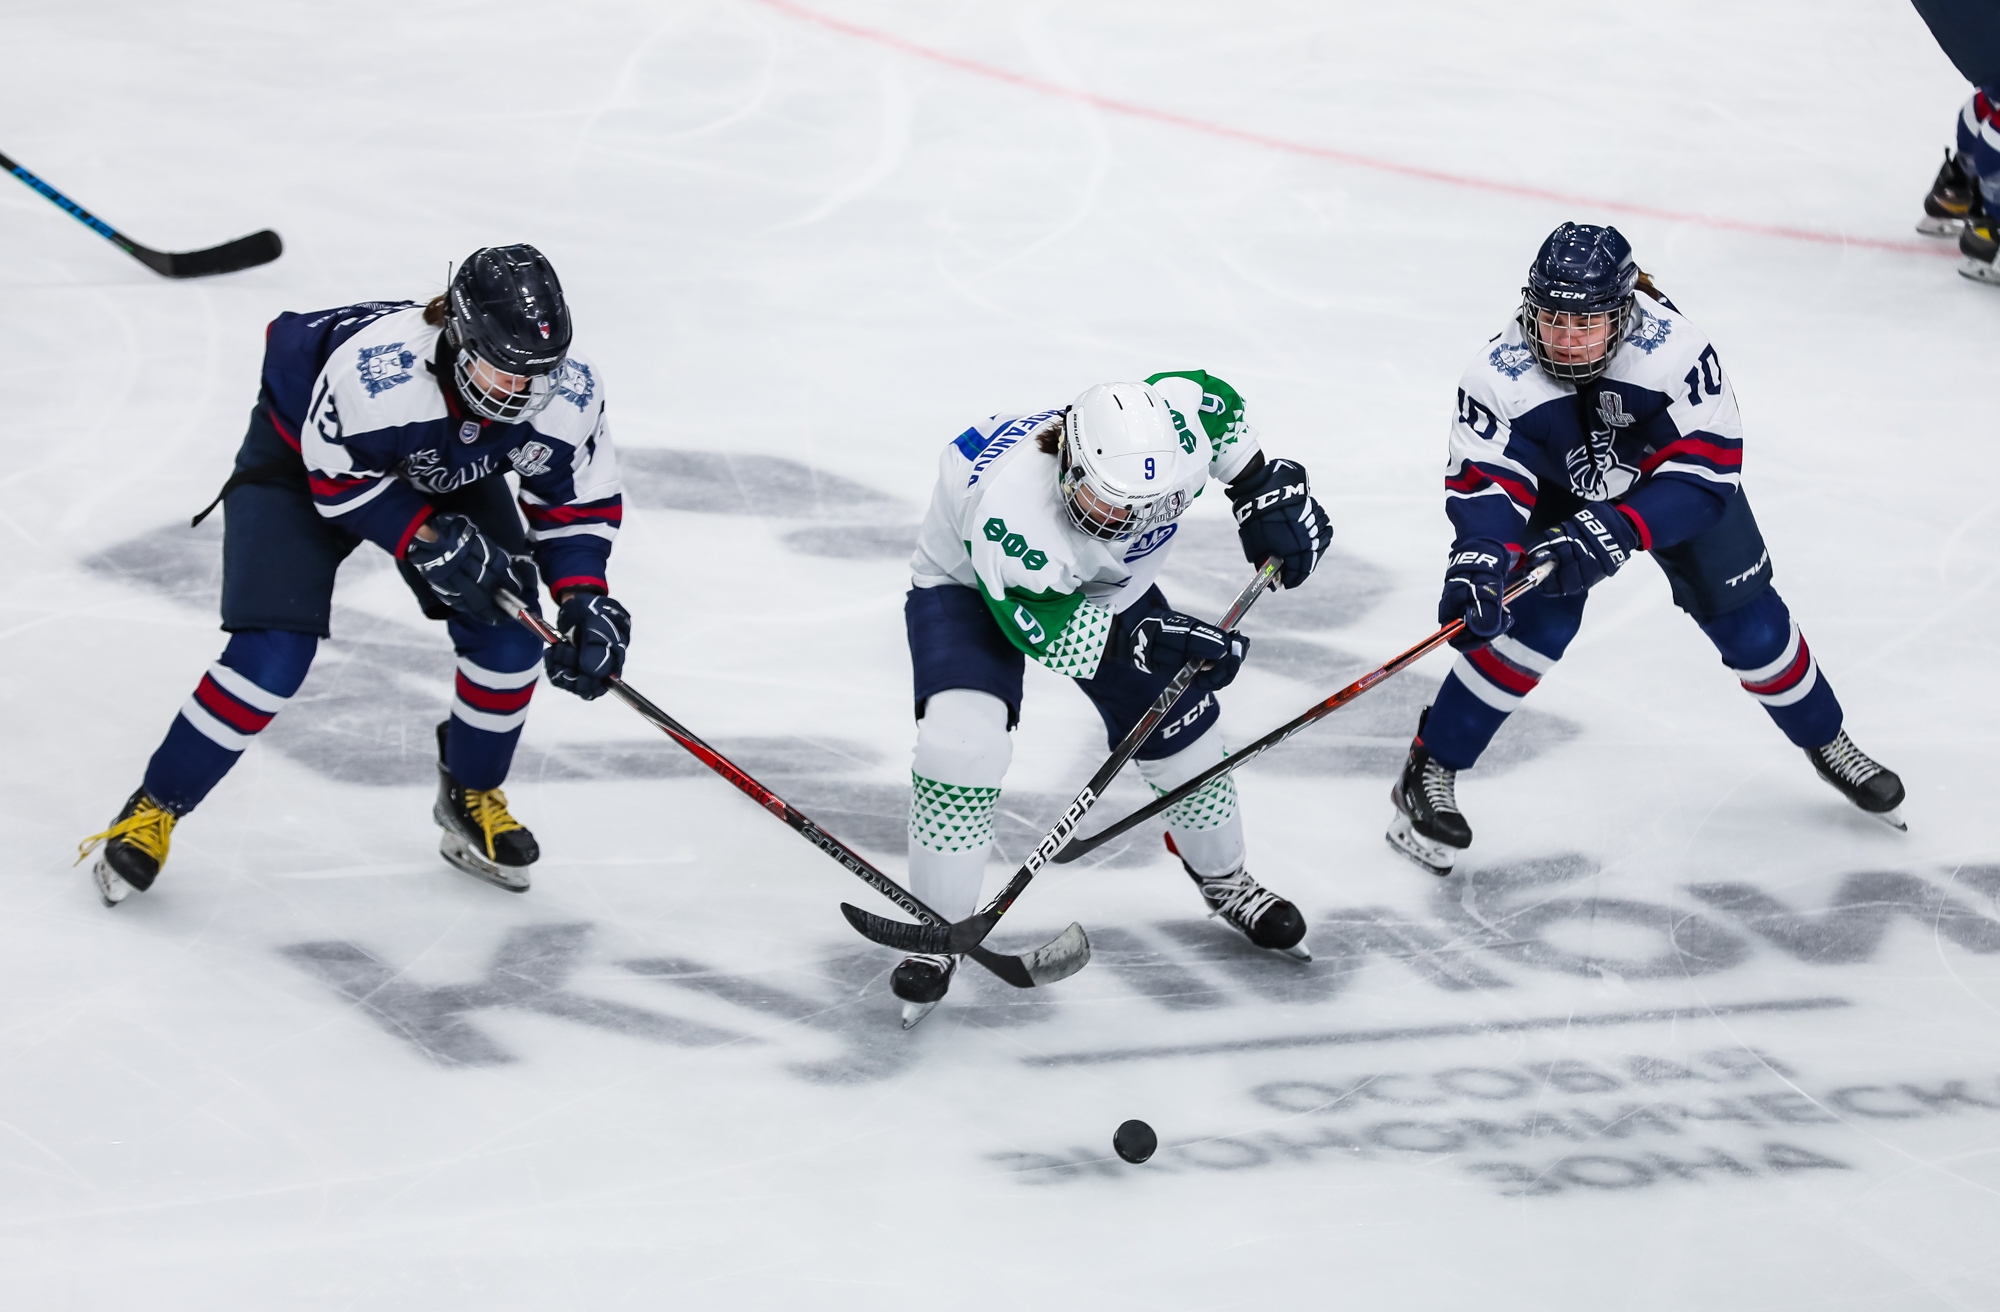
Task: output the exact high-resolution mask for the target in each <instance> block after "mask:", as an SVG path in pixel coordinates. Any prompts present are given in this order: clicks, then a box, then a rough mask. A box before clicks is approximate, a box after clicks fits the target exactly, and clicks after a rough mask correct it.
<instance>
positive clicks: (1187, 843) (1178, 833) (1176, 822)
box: [1139, 728, 1245, 878]
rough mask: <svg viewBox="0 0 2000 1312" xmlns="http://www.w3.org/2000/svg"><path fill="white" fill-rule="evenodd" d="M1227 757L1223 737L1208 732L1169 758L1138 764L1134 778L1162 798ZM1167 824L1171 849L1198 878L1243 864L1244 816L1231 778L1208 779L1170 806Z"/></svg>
mask: <svg viewBox="0 0 2000 1312" xmlns="http://www.w3.org/2000/svg"><path fill="white" fill-rule="evenodd" d="M1228 754H1229V753H1228V751H1227V750H1225V749H1224V747H1223V745H1222V735H1221V734H1220V733H1219V732H1217V731H1216V730H1215V729H1213V728H1211V729H1210V730H1209V731H1208V732H1207V733H1205V734H1203V735H1202V736H1201V737H1199V738H1197V739H1195V740H1194V741H1193V742H1191V743H1189V744H1188V745H1187V746H1186V747H1183V748H1182V749H1181V750H1180V751H1178V752H1175V753H1174V754H1173V755H1172V756H1168V757H1164V758H1162V759H1161V760H1158V761H1141V762H1139V776H1140V777H1141V778H1143V779H1144V780H1145V781H1146V784H1147V786H1148V787H1150V788H1151V789H1152V790H1153V794H1154V796H1156V797H1157V796H1163V795H1165V794H1167V793H1170V792H1172V791H1173V790H1174V789H1176V788H1178V787H1179V786H1180V785H1182V784H1184V783H1186V782H1187V781H1188V780H1190V779H1192V778H1194V777H1195V776H1196V775H1198V774H1200V773H1201V772H1202V771H1203V770H1206V769H1208V767H1210V766H1211V765H1214V764H1215V763H1216V762H1217V761H1220V760H1221V759H1222V758H1223V757H1225V756H1227V755H1228ZM1166 821H1167V832H1168V833H1169V834H1172V835H1173V839H1174V847H1175V848H1177V849H1178V850H1179V851H1180V854H1181V859H1182V860H1183V861H1186V862H1187V863H1188V865H1189V866H1190V867H1192V868H1193V870H1194V872H1195V873H1196V874H1197V875H1203V876H1207V877H1210V878H1213V877H1214V876H1216V875H1226V874H1229V873H1230V872H1231V871H1233V870H1236V869H1238V868H1240V867H1241V866H1242V865H1243V860H1244V854H1245V849H1244V843H1243V813H1242V811H1241V810H1240V809H1239V808H1238V807H1237V804H1236V776H1235V775H1233V774H1225V775H1223V776H1222V777H1220V778H1218V779H1211V780H1209V781H1208V782H1207V783H1206V784H1204V785H1202V786H1201V787H1200V788H1197V789H1196V790H1195V791H1194V792H1192V793H1190V794H1188V795H1187V796H1186V797H1184V798H1182V799H1181V800H1180V801H1178V802H1176V803H1174V804H1173V805H1172V806H1170V807H1168V808H1167V812H1166Z"/></svg>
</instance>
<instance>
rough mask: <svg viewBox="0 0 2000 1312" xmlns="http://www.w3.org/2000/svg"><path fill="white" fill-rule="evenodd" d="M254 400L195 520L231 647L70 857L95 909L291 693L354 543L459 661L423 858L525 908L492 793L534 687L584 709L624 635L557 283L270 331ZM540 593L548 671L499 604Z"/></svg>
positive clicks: (452, 292)
mask: <svg viewBox="0 0 2000 1312" xmlns="http://www.w3.org/2000/svg"><path fill="white" fill-rule="evenodd" d="M262 383H263V386H262V390H261V393H260V395H259V396H258V400H257V405H256V407H255V408H254V409H253V410H252V411H251V415H250V429H249V432H248V434H247V435H246V436H245V437H244V440H243V446H242V448H241V450H240V451H239V452H238V453H237V457H236V469H235V472H234V473H232V474H231V475H230V477H229V481H228V482H227V483H225V484H224V485H223V488H222V491H221V493H220V494H219V495H218V496H217V497H216V500H215V502H214V503H212V504H211V505H210V507H209V509H210V510H213V509H214V508H215V505H217V504H219V505H221V506H222V508H223V515H224V525H225V527H224V532H223V547H222V559H223V565H222V627H223V629H224V630H225V631H227V632H228V633H229V635H230V637H229V642H228V645H227V646H225V647H224V648H223V651H222V655H221V657H220V658H219V659H218V660H217V661H216V662H215V664H213V665H211V666H210V667H209V669H208V672H207V673H206V674H205V675H203V676H202V678H201V680H200V682H199V683H197V684H196V685H195V689H194V692H193V694H192V695H191V696H190V697H189V698H188V699H187V701H186V702H185V703H184V704H183V705H182V707H181V710H180V713H179V714H178V715H176V716H175V717H174V719H173V722H172V723H171V724H170V725H169V727H168V729H167V734H166V737H165V739H164V740H163V741H162V742H161V744H160V746H159V749H158V750H157V751H155V752H154V753H153V757H152V759H151V760H150V761H149V762H148V763H147V766H146V773H145V777H144V779H143V780H142V782H141V784H140V786H139V788H138V790H137V791H135V792H134V793H133V794H132V795H131V797H130V798H128V799H127V800H126V803H125V806H124V808H123V809H122V810H121V811H120V812H119V814H118V816H117V818H116V819H115V820H114V821H113V822H112V824H111V827H110V828H109V829H107V830H106V831H105V832H103V833H101V834H94V835H92V836H91V837H90V838H88V839H86V840H85V841H84V849H83V850H84V851H85V852H88V851H89V850H91V849H92V848H93V847H95V846H96V845H97V844H99V843H101V844H103V848H104V850H103V853H102V854H101V855H100V856H99V858H98V860H97V863H96V865H95V867H94V869H93V873H94V875H95V877H96V881H97V888H98V892H99V895H100V896H101V897H102V898H103V899H104V902H105V904H106V905H107V906H110V905H115V904H116V903H118V902H120V901H123V900H124V899H125V898H126V897H128V896H130V895H131V894H132V893H133V892H135V891H140V890H144V889H147V888H150V887H151V886H152V884H153V881H154V879H155V878H156V877H157V876H158V875H159V873H160V867H161V866H162V865H163V864H164V863H165V862H166V859H167V849H168V845H169V842H170V839H171V835H172V833H173V829H174V825H175V824H176V823H177V822H178V821H179V820H180V819H181V818H182V817H184V816H186V815H187V814H188V813H189V812H190V811H192V810H194V808H195V807H196V806H197V805H198V804H199V803H200V802H201V800H202V799H203V798H204V797H206V796H207V795H208V792H209V790H210V789H212V788H214V787H215V786H216V785H217V784H218V783H220V782H221V781H222V778H223V776H224V775H225V774H227V773H228V772H229V770H230V768H231V767H232V766H234V765H235V764H236V762H237V761H238V760H239V759H240V758H241V757H242V755H243V752H244V751H245V750H246V749H247V748H248V747H249V746H250V744H251V743H252V742H254V741H255V739H256V737H257V735H258V734H259V733H261V732H262V731H263V730H264V728H265V727H266V726H267V725H269V724H270V723H271V721H272V719H273V718H274V717H275V716H276V715H277V714H278V712H279V711H280V710H282V709H283V708H284V706H285V704H286V702H288V701H289V700H290V699H291V697H292V695H293V694H294V693H296V692H297V691H298V689H299V685H300V684H301V683H303V682H304V680H305V677H306V672H307V670H308V669H309V668H310V667H311V665H312V659H313V655H314V653H315V651H316V650H317V649H318V645H319V643H320V641H321V640H323V639H325V638H327V637H329V636H330V632H331V631H330V628H329V624H330V620H331V615H332V598H333V581H334V576H335V573H336V571H338V570H339V568H340V564H341V562H342V561H343V560H345V559H346V558H347V556H348V555H349V554H350V553H351V552H353V551H354V550H355V548H356V547H358V546H360V545H361V544H362V542H363V541H364V540H366V541H370V542H373V543H375V544H376V545H377V546H379V547H381V548H382V549H383V550H384V551H387V552H388V553H389V554H390V555H391V556H393V557H395V559H396V562H397V565H398V567H399V569H400V570H401V572H402V574H403V577H404V579H405V581H406V582H407V583H408V584H409V586H410V588H411V590H412V591H413V592H414V593H415V594H416V597H417V600H418V602H419V604H420V605H421V606H422V608H423V612H424V614H425V615H426V616H427V617H429V618H431V619H436V620H444V621H446V622H447V628H448V631H449V633H450V635H451V640H452V646H453V648H454V649H455V650H456V652H457V656H458V662H457V670H456V672H455V676H454V679H453V696H452V700H451V714H450V717H449V718H448V719H447V720H445V722H444V723H442V724H439V725H438V726H437V730H436V733H437V745H438V795H437V802H436V804H435V806H434V807H433V808H432V815H433V817H434V818H435V819H436V821H437V823H438V825H439V827H440V828H441V829H442V830H443V837H442V840H441V844H440V850H441V852H442V854H443V855H444V857H445V858H446V860H448V861H450V862H451V863H452V864H453V865H455V866H457V867H459V868H460V869H462V870H465V871H466V872H467V873H470V874H473V875H477V876H478V877H479V878H481V879H484V880H486V881H488V882H489V883H493V884H497V885H498V886H500V887H502V888H505V889H509V890H511V891H514V892H521V891H524V890H526V888H527V887H528V879H529V870H530V868H531V867H532V866H533V865H534V863H535V861H536V859H537V857H538V856H539V854H540V848H539V846H538V845H537V844H536V842H535V838H534V835H533V834H532V833H530V832H529V831H528V829H527V827H526V826H524V825H523V824H521V823H520V821H518V820H516V819H515V818H514V817H513V815H512V813H511V812H510V811H509V810H508V806H507V798H506V794H505V793H503V792H502V791H501V788H500V785H501V783H502V782H503V781H504V780H505V779H506V777H507V770H508V767H509V765H510V764H511V763H512V761H513V757H514V746H515V744H516V743H517V742H518V741H519V739H520V736H521V726H522V724H523V723H524V722H525V721H526V720H527V718H528V703H529V700H530V698H531V697H532V696H533V695H534V691H535V682H536V675H537V671H538V670H541V669H543V668H546V669H547V671H548V674H549V680H550V682H552V683H554V684H556V685H557V686H558V687H562V688H564V689H566V690H568V691H570V692H573V693H576V694H577V695H578V696H581V697H585V698H591V697H598V696H602V695H603V693H604V692H605V691H606V690H607V688H608V687H609V685H608V684H607V683H606V682H605V679H606V678H607V677H608V676H610V675H615V674H617V673H618V672H619V670H620V668H621V667H622V665H623V662H624V654H625V644H626V641H627V639H628V638H629V636H630V632H631V622H630V618H629V617H628V616H627V614H626V612H625V608H624V607H623V606H621V605H619V604H618V603H617V602H616V601H614V600H613V599H612V598H611V596H610V588H609V585H608V584H607V583H606V582H605V574H606V568H605V566H606V561H607V559H608V557H609V556H610V554H611V544H612V539H613V538H614V537H615V536H616V534H617V529H618V524H619V521H620V519H621V518H622V515H623V509H622V506H623V503H622V500H621V497H620V492H619V482H618V464H617V458H616V456H615V455H614V453H613V451H612V447H611V436H610V433H609V432H608V431H607V429H606V427H605V419H604V391H603V386H602V382H601V380H600V379H599V377H598V375H597V372H596V370H595V369H594V368H593V367H592V366H591V365H590V364H589V363H587V362H586V361H585V360H584V359H583V358H582V357H581V356H580V355H578V354H576V353H573V352H572V351H571V350H570V318H569V307H568V305H567V303H566V302H565V300H564V298H563V293H562V285H561V284H560V283H559V282H558V281H557V280H556V275H555V270H554V269H553V268H552V267H550V265H549V263H548V261H547V260H546V259H545V258H544V257H543V256H542V254H541V252H539V251H537V250H536V249H535V248H534V247H532V246H525V245H521V246H502V247H490V248H487V249H484V250H479V251H475V252H474V253H473V254H472V255H471V256H470V257H469V258H467V260H466V261H465V263H464V264H462V265H461V266H460V267H459V269H458V272H457V274H456V275H455V276H454V277H453V279H452V282H451V286H450V288H449V289H448V291H447V293H446V294H445V295H443V296H439V297H437V298H435V299H434V300H432V301H431V302H430V303H429V304H428V305H416V304H413V303H411V302H408V301H388V302H383V301H370V302H366V303H362V304H358V305H349V306H343V307H340V308H338V309H333V310H324V311H319V312H316V313H308V314H291V313H286V314H281V315H279V316H278V318H277V319H276V320H274V321H273V322H272V323H271V325H270V327H269V328H268V329H267V330H266V331H265V348H264V368H263V378H262ZM509 472H511V473H513V474H515V475H516V476H518V478H519V479H520V485H521V490H520V497H519V509H518V510H517V509H516V508H515V502H514V497H513V494H512V493H511V492H510V491H509V490H508V486H507V481H506V479H505V478H504V477H503V475H505V474H507V473H509ZM207 513H208V511H206V510H205V511H203V512H202V515H199V516H196V518H195V522H196V523H197V524H198V523H200V522H201V518H202V516H205V515H206V514H207ZM524 514H525V516H526V520H527V522H526V527H525V531H524V528H523V523H522V516H523V515H524ZM537 567H539V579H538V577H537ZM544 581H545V582H546V583H547V585H548V588H549V591H550V592H551V593H552V594H553V595H554V596H555V598H556V601H557V603H558V605H559V607H560V610H559V616H558V619H557V627H558V628H559V629H560V631H561V632H562V633H563V634H564V635H565V636H566V637H567V638H568V639H570V640H569V641H567V642H564V643H561V644H558V645H557V646H554V647H550V648H548V649H547V650H546V651H545V650H544V648H543V646H542V642H541V640H540V639H539V638H537V637H536V636H535V635H534V634H532V633H530V632H529V631H528V630H527V629H526V628H524V627H522V626H521V625H520V624H518V623H515V622H514V621H513V620H511V619H510V618H509V617H508V616H507V615H506V614H505V613H503V611H502V609H501V607H500V605H499V602H498V600H497V599H498V595H499V593H500V591H501V590H502V589H506V590H508V591H511V592H512V593H514V594H515V595H517V596H519V597H521V598H522V599H524V600H525V601H526V602H527V603H528V604H529V606H530V607H535V606H536V605H537V603H536V600H535V598H536V596H537V593H538V592H539V586H538V584H539V583H540V582H544Z"/></svg>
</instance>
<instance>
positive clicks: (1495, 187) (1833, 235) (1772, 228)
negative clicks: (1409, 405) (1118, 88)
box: [756, 0, 1958, 258]
mask: <svg viewBox="0 0 2000 1312" xmlns="http://www.w3.org/2000/svg"><path fill="white" fill-rule="evenodd" d="M756 3H758V4H760V5H763V6H764V7H765V8H767V9H775V10H777V11H778V12H779V13H782V14H789V15H790V16H791V17H793V18H797V19H800V20H802V21H804V22H808V23H816V24H818V25H819V26H821V27H824V28H828V29H830V30H832V31H835V32H839V33H841V34H843V35H845V36H851V37H856V38H858V39H860V40H862V41H872V42H874V43H875V44H876V45H880V46H887V47H889V48H890V49H891V50H899V51H901V52H902V53H904V54H906V55H914V56H916V57H917V58H918V59H927V60H929V61H931V62H932V63H934V64H943V65H945V66H946V67H948V68H955V69H958V70H960V71H961V72H966V73H972V74H974V75H976V76H979V77H983V78H988V79H991V80H992V81H995V82H1005V83H1008V84H1009V85H1011V86H1017V87H1023V88H1026V89H1027V90H1029V91H1038V92H1040V93H1041V94H1043V95H1045V96H1055V97H1058V98H1059V99H1063V100H1073V101H1076V102H1077V103H1079V104H1084V105H1091V106H1094V107H1096V108H1098V109H1102V110H1105V111H1107V112H1109V113H1113V114H1123V115H1125V116H1126V117H1128V118H1137V119H1145V120H1148V121H1150V122H1154V123H1165V124H1168V125H1170V126H1172V127H1179V128H1186V129H1187V130H1189V131H1190V132H1199V133H1202V134H1204V135H1206V136H1211V137H1221V138H1223V139H1225V140H1228V141H1242V142H1247V143H1249V144H1251V145H1254V146H1263V147H1265V148H1267V149H1270V150H1279V151H1284V152H1285V153H1287V154H1291V155H1305V156H1308V157H1309V158H1312V159H1323V160H1331V161H1333V162H1334V163H1336V164H1349V165H1352V166H1354V167H1355V168H1363V169H1374V170H1375V171H1377V172H1378V173H1393V174H1396V175H1398V176H1401V177H1405V178H1416V179H1419V180H1421V181H1424V182H1436V183H1441V184H1443V185H1444V186H1447V187H1465V188H1468V189H1470V190H1473V191H1488V192H1494V193H1497V194H1499V195H1503V196H1520V197H1525V198H1527V199H1529V200H1552V201H1557V202H1559V203H1561V204H1564V205H1574V206H1577V207H1579V208H1585V209H1588V208H1592V207H1594V208H1597V209H1601V210H1613V211H1616V212H1617V213H1620V214H1642V215H1645V216H1646V217H1647V218H1653V219H1668V220H1671V221H1673V222H1675V223H1692V224H1696V225H1699V226H1701V227H1704V228H1719V229H1721V230H1723V231H1725V232H1747V233H1751V234H1753V235H1755V236H1759V237H1782V238H1785V239H1787V240H1790V241H1809V242H1816V243H1818V244H1820V245H1823V246H1861V247H1865V248H1867V249H1869V250H1878V251H1895V252H1897V253H1898V254H1902V255H1948V256H1951V257H1953V258H1957V256H1958V248H1957V246H1956V245H1954V244H1951V243H1947V242H1938V243H1935V244H1919V243H1917V242H1909V241H1890V240H1889V239H1887V238H1884V237H1850V236H1846V235H1844V234H1842V233H1837V232H1816V231H1814V230H1813V229H1811V228H1793V227H1789V226H1787V225H1785V224H1779V223H1751V222H1749V221H1747V220H1744V219H1729V218H1723V217H1721V216H1719V215H1714V214H1695V213H1692V212H1690V211H1687V210H1670V209H1665V208H1662V207H1661V206H1658V205H1638V204H1634V203H1632V202H1630V201H1620V200H1606V199H1604V198H1603V197H1600V196H1573V195H1570V194H1569V193H1568V192H1563V191H1554V190H1551V189H1549V188H1547V187H1531V186H1527V185H1524V184H1522V183H1517V182H1498V181H1495V180H1494V179H1492V178H1476V177H1472V176H1470V175H1467V174H1463V173H1447V172H1445V171H1444V170H1442V169H1427V168H1422V167H1419V166H1418V165H1414V164H1400V163H1397V162H1396V161H1395V160H1389V159H1377V158H1375V157H1374V156H1372V155H1360V154H1356V153H1355V152H1353V151H1351V150H1335V149H1334V148H1333V147H1331V146H1316V145H1313V144H1312V143H1311V142H1307V141H1293V140H1290V139H1289V138H1286V137H1276V136H1272V135H1271V134H1269V133H1267V132H1255V131H1251V130H1250V129H1247V128H1235V127H1230V126H1229V125H1228V124H1226V123H1213V122H1210V121H1209V120H1207V119H1200V118H1195V117H1193V116H1192V115H1188V114H1180V113H1176V112H1174V111H1173V110H1171V109H1156V108H1154V107H1153V106H1151V105H1141V104H1137V103H1135V102H1133V101H1129V100H1115V99H1113V98H1112V97H1110V96H1100V95H1095V94H1093V93H1091V92H1088V91H1078V90H1076V89H1075V88H1073V87H1066V86H1063V85H1061V84H1060V83H1056V82H1049V81H1046V80H1044V79H1042V78H1038V77H1031V76H1030V75H1028V74H1026V73H1015V72H1011V71H1010V70H1008V69H1004V68H998V67H995V66H994V65H992V64H982V63H980V62H979V61H978V60H976V59H967V58H966V57H965V56H963V55H954V54H952V53H951V52H950V51H946V50H939V49H936V48H935V47H932V46H927V45H922V44H919V43H918V42H915V41H911V40H909V39H907V38H905V37H900V36H897V35H895V34H894V33H893V32H883V31H880V30H878V29H876V28H872V27H863V26H862V25H861V24H859V23H850V22H848V21H847V20H846V19H844V18H835V17H833V16H832V15H830V14H822V13H819V12H817V11H815V10H812V9H808V8H806V7H805V6H803V5H799V4H794V3H792V2H791V0H756Z"/></svg>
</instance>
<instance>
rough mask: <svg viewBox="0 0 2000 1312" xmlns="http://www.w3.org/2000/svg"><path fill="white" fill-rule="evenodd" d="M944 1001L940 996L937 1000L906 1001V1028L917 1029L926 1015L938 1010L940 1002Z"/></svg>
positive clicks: (904, 1026) (904, 1007)
mask: <svg viewBox="0 0 2000 1312" xmlns="http://www.w3.org/2000/svg"><path fill="white" fill-rule="evenodd" d="M943 1001H944V999H943V998H939V999H938V1000H937V1002H905V1003H904V1004H903V1028H904V1029H906V1030H913V1029H915V1028H916V1027H917V1025H918V1024H919V1023H920V1022H922V1020H923V1018H924V1017H926V1016H928V1015H930V1014H931V1013H932V1012H934V1011H936V1010H937V1007H938V1002H943Z"/></svg>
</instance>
